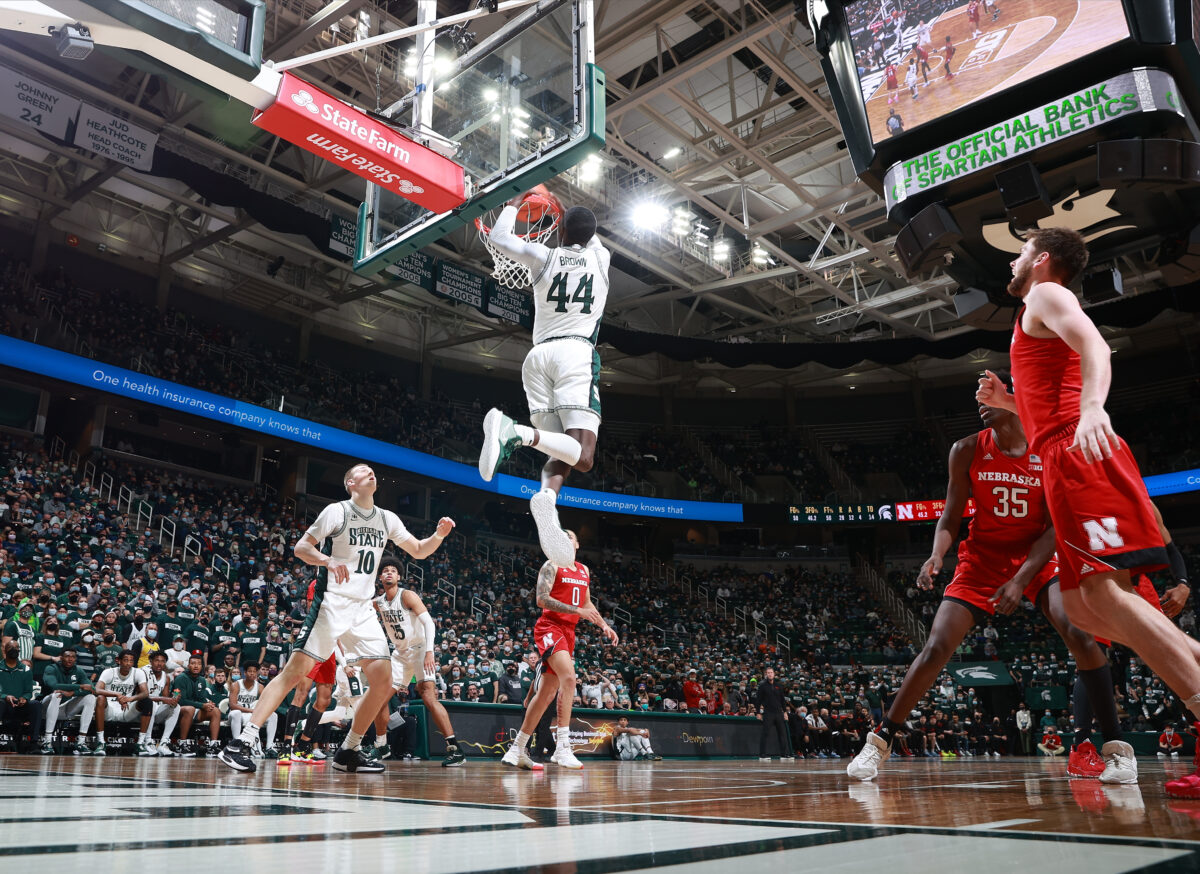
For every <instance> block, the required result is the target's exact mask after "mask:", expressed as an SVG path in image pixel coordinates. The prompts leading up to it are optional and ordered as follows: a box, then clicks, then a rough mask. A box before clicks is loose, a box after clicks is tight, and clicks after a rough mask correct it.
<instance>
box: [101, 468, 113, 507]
mask: <svg viewBox="0 0 1200 874" xmlns="http://www.w3.org/2000/svg"><path fill="white" fill-rule="evenodd" d="M114 486H116V481H115V480H114V479H113V476H112V474H111V473H102V474H100V486H99V489H98V491H97V494H98V495H99V496H100V500H102V501H111V500H112V493H113V488H114Z"/></svg>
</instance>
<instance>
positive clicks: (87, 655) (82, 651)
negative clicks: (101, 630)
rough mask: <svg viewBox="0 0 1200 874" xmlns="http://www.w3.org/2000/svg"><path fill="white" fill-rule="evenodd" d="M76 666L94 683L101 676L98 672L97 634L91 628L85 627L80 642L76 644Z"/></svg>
mask: <svg viewBox="0 0 1200 874" xmlns="http://www.w3.org/2000/svg"><path fill="white" fill-rule="evenodd" d="M75 664H77V665H78V666H79V669H80V670H81V671H83V673H84V674H85V675H86V676H87V678H88V680H90V681H93V682H94V681H95V680H96V678H97V677H98V676H99V675H100V672H99V671H97V670H96V632H94V631H92V629H91V626H85V627H84V629H83V632H82V633H81V634H80V635H79V642H78V643H76V644H75Z"/></svg>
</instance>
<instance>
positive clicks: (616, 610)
mask: <svg viewBox="0 0 1200 874" xmlns="http://www.w3.org/2000/svg"><path fill="white" fill-rule="evenodd" d="M612 616H613V619H615V620H617V621H618V622H622V623H624V625H625V627H626V628H629V627H631V626H632V625H633V614H632V613H630V612H629V611H628V610H626V609H625V608H624V607H613V611H612Z"/></svg>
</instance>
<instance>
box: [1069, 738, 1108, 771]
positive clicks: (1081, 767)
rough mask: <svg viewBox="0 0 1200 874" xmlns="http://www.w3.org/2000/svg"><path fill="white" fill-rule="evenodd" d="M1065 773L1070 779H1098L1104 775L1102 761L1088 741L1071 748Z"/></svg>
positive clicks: (1093, 745)
mask: <svg viewBox="0 0 1200 874" xmlns="http://www.w3.org/2000/svg"><path fill="white" fill-rule="evenodd" d="M1067 773H1068V774H1069V775H1071V776H1072V777H1092V778H1094V777H1099V776H1100V775H1101V774H1103V773H1104V759H1102V758H1100V754H1099V753H1098V752H1097V751H1096V745H1095V744H1093V743H1092V742H1091V741H1090V740H1085V741H1084V742H1083V743H1081V744H1077V745H1075V746H1073V747H1071V754H1070V756H1068V757H1067Z"/></svg>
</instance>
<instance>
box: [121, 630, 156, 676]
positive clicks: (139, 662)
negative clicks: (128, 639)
mask: <svg viewBox="0 0 1200 874" xmlns="http://www.w3.org/2000/svg"><path fill="white" fill-rule="evenodd" d="M144 632H145V633H144V635H143V636H142V637H140V638H138V639H137V640H135V641H134V642H133V643H132V644H130V646H129V651H130V652H132V653H133V658H134V666H135V667H138V668H142V669H143V670H144V669H146V668H149V667H150V657H151V656H152V655H154V654H155V653H156V652H159V651H160V650H161V649H162V646H161V645H160V644H159V642H158V623H156V622H147V623H146V627H145V629H144Z"/></svg>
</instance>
